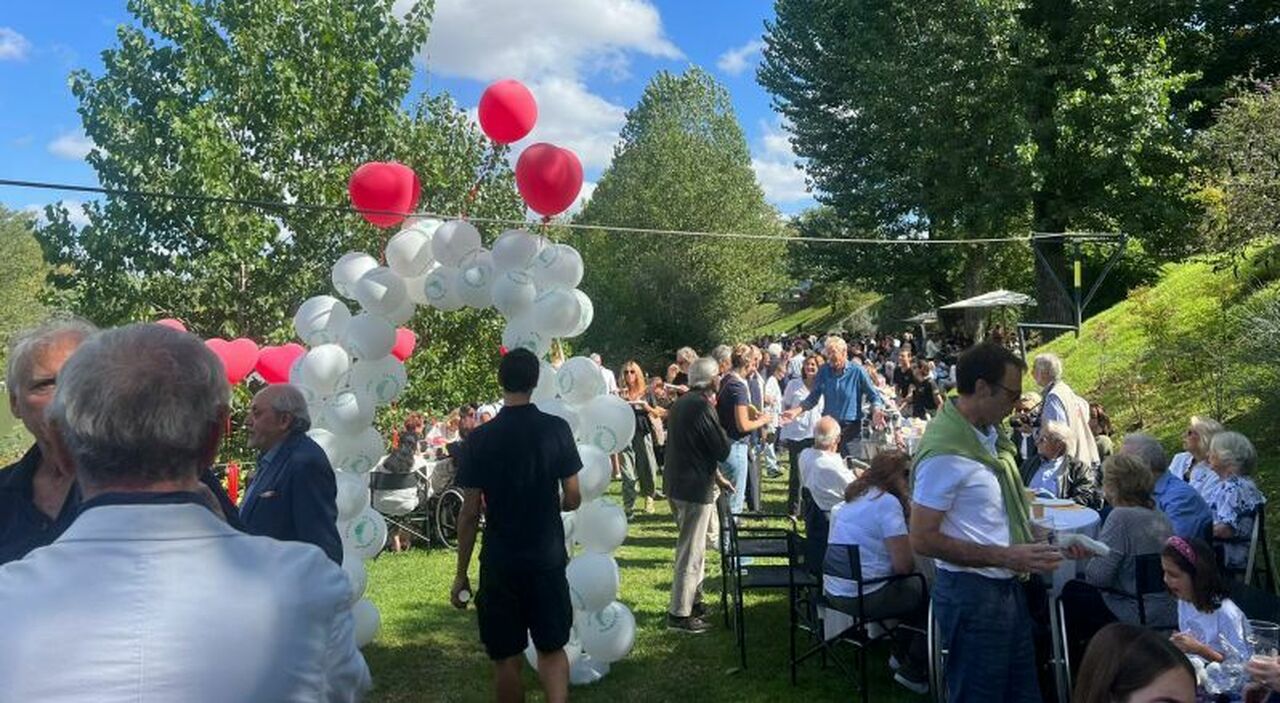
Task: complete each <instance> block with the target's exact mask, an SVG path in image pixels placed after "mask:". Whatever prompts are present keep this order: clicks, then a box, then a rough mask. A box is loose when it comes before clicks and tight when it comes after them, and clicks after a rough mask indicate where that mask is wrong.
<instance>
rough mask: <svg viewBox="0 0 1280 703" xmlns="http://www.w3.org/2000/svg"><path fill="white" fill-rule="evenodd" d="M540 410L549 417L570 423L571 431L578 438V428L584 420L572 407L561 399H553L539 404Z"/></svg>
mask: <svg viewBox="0 0 1280 703" xmlns="http://www.w3.org/2000/svg"><path fill="white" fill-rule="evenodd" d="M538 409H539V410H541V411H542V412H544V413H547V414H548V415H555V416H556V417H558V418H560V419H562V420H564V421H565V422H566V423H568V425H569V430H570V431H572V432H573V434H574V435H575V436H577V434H578V426H579V425H580V423H581V422H582V420H581V419H580V418H579V417H578V411H577V410H574V409H573V408H572V407H570V406H569V404H568V403H566V402H564V401H563V400H561V399H560V398H552V399H551V400H545V401H543V402H541V403H538Z"/></svg>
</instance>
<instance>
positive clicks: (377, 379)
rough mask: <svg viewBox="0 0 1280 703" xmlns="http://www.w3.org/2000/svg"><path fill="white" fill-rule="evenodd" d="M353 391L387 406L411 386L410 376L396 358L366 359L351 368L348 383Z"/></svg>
mask: <svg viewBox="0 0 1280 703" xmlns="http://www.w3.org/2000/svg"><path fill="white" fill-rule="evenodd" d="M348 382H349V383H350V385H351V389H352V390H354V391H356V392H357V393H362V394H364V395H365V396H367V397H369V398H372V399H373V400H374V402H376V403H379V404H381V405H386V404H388V403H390V402H392V401H393V400H395V399H396V398H398V397H400V394H401V393H402V392H404V389H405V386H408V385H409V376H408V374H407V373H406V372H405V370H404V364H402V363H400V360H399V359H396V358H395V357H394V356H390V355H388V356H384V357H382V358H381V359H366V360H361V361H358V362H356V363H355V364H354V365H352V367H351V376H350V380H349V381H348Z"/></svg>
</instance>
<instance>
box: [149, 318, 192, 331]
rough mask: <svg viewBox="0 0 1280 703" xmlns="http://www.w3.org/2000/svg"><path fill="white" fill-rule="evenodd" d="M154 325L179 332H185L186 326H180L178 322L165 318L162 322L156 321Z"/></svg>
mask: <svg viewBox="0 0 1280 703" xmlns="http://www.w3.org/2000/svg"><path fill="white" fill-rule="evenodd" d="M156 324H157V325H162V326H164V327H168V328H169V329H171V330H178V331H179V332H186V331H187V326H186V325H184V324H182V323H181V322H180V321H178V320H175V319H173V318H172V317H166V318H164V319H163V320H156Z"/></svg>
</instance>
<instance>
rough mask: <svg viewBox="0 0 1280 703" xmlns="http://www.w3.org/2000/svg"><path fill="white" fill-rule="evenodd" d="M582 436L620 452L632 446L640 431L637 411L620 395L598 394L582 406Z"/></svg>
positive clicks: (611, 451) (608, 450)
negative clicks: (638, 430) (632, 440)
mask: <svg viewBox="0 0 1280 703" xmlns="http://www.w3.org/2000/svg"><path fill="white" fill-rule="evenodd" d="M581 431H582V437H583V439H585V440H586V442H587V443H588V444H591V445H594V446H596V447H598V448H599V449H600V450H601V451H603V452H604V453H605V454H617V453H618V452H620V451H622V450H624V449H626V448H627V447H629V446H631V439H632V437H633V436H634V435H635V432H636V412H635V410H633V409H632V408H631V405H630V404H629V403H627V401H625V400H623V399H622V398H619V397H618V396H616V395H598V396H596V397H594V398H592V399H591V400H589V401H587V403H586V405H584V406H583V407H582V429H581Z"/></svg>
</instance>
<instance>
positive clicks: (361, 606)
mask: <svg viewBox="0 0 1280 703" xmlns="http://www.w3.org/2000/svg"><path fill="white" fill-rule="evenodd" d="M351 617H352V618H353V619H354V620H355V624H356V626H355V639H356V646H357V647H363V646H365V645H366V644H369V643H370V642H372V641H373V638H374V636H376V635H377V634H378V628H380V627H382V616H380V615H379V614H378V606H376V605H374V604H373V603H370V602H369V599H367V598H361V599H360V600H358V601H356V604H355V605H354V606H352V607H351Z"/></svg>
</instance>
